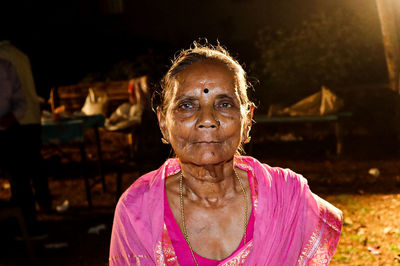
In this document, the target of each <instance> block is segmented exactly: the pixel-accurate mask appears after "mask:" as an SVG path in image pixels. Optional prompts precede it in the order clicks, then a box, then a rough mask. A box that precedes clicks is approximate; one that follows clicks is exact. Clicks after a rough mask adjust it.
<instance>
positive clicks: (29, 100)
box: [0, 41, 40, 125]
mask: <svg viewBox="0 0 400 266" xmlns="http://www.w3.org/2000/svg"><path fill="white" fill-rule="evenodd" d="M0 58H3V59H5V60H7V61H9V62H11V64H12V65H13V66H14V68H15V69H16V71H17V74H18V77H19V79H20V81H21V84H22V88H23V90H24V92H25V98H26V112H25V115H24V116H23V117H20V118H18V117H17V119H18V122H19V123H20V124H22V125H26V124H40V104H39V99H38V96H37V94H36V89H35V83H34V81H33V76H32V70H31V64H30V61H29V58H28V57H27V56H26V55H25V54H24V53H23V52H21V51H20V50H19V49H17V48H16V47H15V46H13V45H12V44H11V43H10V42H9V41H0Z"/></svg>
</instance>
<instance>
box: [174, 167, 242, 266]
mask: <svg viewBox="0 0 400 266" xmlns="http://www.w3.org/2000/svg"><path fill="white" fill-rule="evenodd" d="M233 172H234V173H235V176H236V178H237V180H238V181H239V184H240V188H241V189H242V192H243V199H244V206H245V207H244V233H243V237H244V243H245V244H246V242H247V224H248V221H247V214H248V207H247V193H246V190H245V189H244V186H243V184H242V180H240V178H239V176H238V174H237V173H236V170H235V168H234V169H233ZM179 197H180V201H181V219H182V230H183V237H184V238H185V240H186V243H187V244H188V246H189V249H190V253H191V254H192V257H193V260H194V262H195V263H196V265H197V266H199V264H198V263H197V260H196V257H195V256H194V252H193V248H192V245H191V244H190V241H189V235H188V232H187V229H186V224H185V211H184V209H183V175H182V172H181V174H180V177H179Z"/></svg>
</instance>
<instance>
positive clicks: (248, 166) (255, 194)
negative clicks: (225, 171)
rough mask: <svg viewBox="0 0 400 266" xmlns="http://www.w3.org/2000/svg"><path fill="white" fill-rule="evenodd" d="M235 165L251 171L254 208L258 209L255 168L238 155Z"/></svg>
mask: <svg viewBox="0 0 400 266" xmlns="http://www.w3.org/2000/svg"><path fill="white" fill-rule="evenodd" d="M235 166H236V167H238V168H240V169H242V170H245V171H247V172H250V173H251V177H250V179H251V183H250V189H251V198H252V203H253V207H254V210H257V207H258V181H257V178H255V174H254V169H253V168H252V167H251V166H250V165H248V164H246V163H244V162H242V161H241V160H240V159H238V158H237V157H235Z"/></svg>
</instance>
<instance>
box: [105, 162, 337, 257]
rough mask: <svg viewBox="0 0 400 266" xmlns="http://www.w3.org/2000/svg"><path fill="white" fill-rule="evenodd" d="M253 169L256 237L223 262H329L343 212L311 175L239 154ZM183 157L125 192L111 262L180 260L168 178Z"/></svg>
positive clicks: (245, 166) (238, 164)
mask: <svg viewBox="0 0 400 266" xmlns="http://www.w3.org/2000/svg"><path fill="white" fill-rule="evenodd" d="M235 166H236V167H238V168H241V169H243V170H246V171H248V172H250V173H251V174H252V175H251V176H253V178H254V180H253V182H251V189H252V197H253V198H252V200H253V210H254V216H255V222H254V234H253V239H252V240H251V241H249V242H247V243H246V244H245V245H244V246H242V247H241V248H239V249H238V250H236V251H235V252H234V253H233V254H231V255H230V256H229V257H228V258H226V259H224V260H223V261H221V262H220V263H219V265H328V264H329V262H330V260H331V258H332V256H333V254H334V252H335V249H336V246H337V244H338V241H339V237H340V230H341V227H342V213H341V211H340V210H338V209H337V208H335V207H334V206H332V205H331V204H329V203H328V202H326V201H324V200H323V199H321V198H319V197H318V196H316V195H315V194H313V193H312V192H311V191H310V189H309V187H308V185H307V181H306V179H304V178H303V177H302V176H301V175H298V174H296V173H294V172H292V171H290V170H288V169H281V168H272V167H270V166H268V165H266V164H261V163H260V162H259V161H257V160H256V159H254V158H252V157H244V156H237V157H235ZM179 171H180V164H179V160H178V159H169V160H168V161H167V162H165V163H164V165H163V166H161V167H160V168H159V169H158V170H156V171H153V172H150V173H148V174H146V175H144V176H142V177H141V178H139V179H138V180H137V181H136V182H135V183H134V184H133V185H132V186H131V187H130V188H129V189H128V190H126V191H125V193H124V194H123V195H122V196H121V198H120V200H119V202H118V205H117V208H116V211H115V216H114V224H113V230H112V236H111V246H110V259H109V260H110V265H178V261H177V257H176V254H175V251H174V247H173V246H172V243H171V240H170V238H169V234H168V231H167V229H166V226H165V222H164V186H165V178H168V176H171V175H174V174H176V173H178V172H179Z"/></svg>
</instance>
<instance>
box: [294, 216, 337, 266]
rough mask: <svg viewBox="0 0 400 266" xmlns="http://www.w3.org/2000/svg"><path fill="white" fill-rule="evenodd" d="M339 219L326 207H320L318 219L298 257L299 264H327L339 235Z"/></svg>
mask: <svg viewBox="0 0 400 266" xmlns="http://www.w3.org/2000/svg"><path fill="white" fill-rule="evenodd" d="M341 226H342V224H341V220H340V219H338V217H337V216H336V215H335V214H334V213H333V212H330V211H329V209H328V208H320V220H319V222H318V226H317V228H316V229H315V231H314V232H313V233H312V235H311V237H310V239H309V240H308V243H307V245H306V246H305V248H304V249H303V251H302V252H301V254H300V257H299V259H298V264H299V265H328V264H329V262H330V260H331V258H332V256H333V254H334V253H335V250H336V246H337V243H338V241H339V237H340V229H341Z"/></svg>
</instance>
